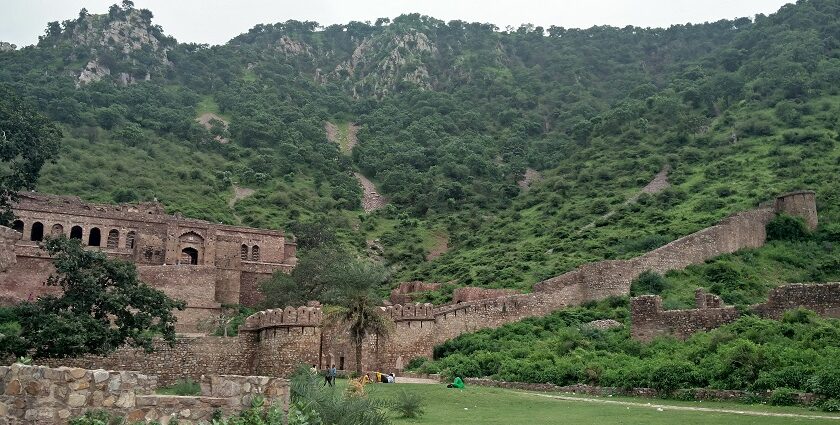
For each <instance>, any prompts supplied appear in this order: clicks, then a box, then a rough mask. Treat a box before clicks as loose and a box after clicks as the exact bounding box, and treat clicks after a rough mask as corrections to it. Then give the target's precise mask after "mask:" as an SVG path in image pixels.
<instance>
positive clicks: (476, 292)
mask: <svg viewBox="0 0 840 425" xmlns="http://www.w3.org/2000/svg"><path fill="white" fill-rule="evenodd" d="M515 293H516V291H515V290H513V289H490V288H478V287H475V286H465V287H463V288H457V289H455V291H454V292H453V293H452V302H453V303H454V304H457V303H463V302H470V301H478V300H486V299H488V298H499V297H504V296H507V295H513V294H515Z"/></svg>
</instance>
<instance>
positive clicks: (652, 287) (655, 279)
mask: <svg viewBox="0 0 840 425" xmlns="http://www.w3.org/2000/svg"><path fill="white" fill-rule="evenodd" d="M667 288H668V281H667V280H665V278H664V277H662V276H661V275H660V274H658V273H655V272H652V271H650V270H648V271H645V272H644V273H642V274H640V275H639V277H637V278H636V279H635V280H633V283H631V284H630V295H631V296H633V297H636V296H639V295H646V294H653V295H658V294H661V293H662V291H664V290H665V289H667Z"/></svg>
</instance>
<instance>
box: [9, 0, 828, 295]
mask: <svg viewBox="0 0 840 425" xmlns="http://www.w3.org/2000/svg"><path fill="white" fill-rule="evenodd" d="M839 28H840V1H838V0H809V1H800V2H798V3H797V4H796V5H787V6H784V7H783V8H782V9H780V10H779V11H778V12H777V13H775V14H772V15H770V16H764V15H758V16H756V17H755V18H754V19H750V18H741V19H735V20H723V21H719V22H714V23H705V24H696V25H674V26H672V27H670V28H667V29H660V28H654V29H646V28H637V27H630V26H628V27H625V28H613V27H606V26H604V27H593V28H589V29H565V28H560V27H551V28H547V29H546V28H540V27H533V26H531V25H527V24H526V25H523V26H521V27H520V28H518V29H517V30H513V31H500V30H499V29H498V28H496V27H495V26H493V25H492V24H487V23H468V22H463V21H451V22H448V23H446V22H443V21H440V20H437V19H434V18H432V17H428V16H421V15H416V14H414V15H403V16H400V17H397V18H395V19H394V20H393V21H390V20H388V19H384V18H383V19H379V20H377V21H376V22H375V23H373V24H370V23H362V22H350V23H348V24H346V25H332V26H328V27H326V28H321V27H319V26H318V24H317V23H314V22H298V21H287V22H285V23H277V24H268V25H262V24H261V25H257V26H255V27H254V28H252V29H251V30H250V31H249V32H247V33H245V34H242V35H240V36H238V37H236V38H234V39H232V40H231V41H230V42H229V43H227V44H225V45H222V46H206V45H199V44H194V43H184V42H180V43H179V42H178V41H176V40H174V39H173V38H171V37H169V36H166V35H165V33H164V31H163V29H162V28H160V27H159V26H157V25H154V24H153V15H152V13H151V12H150V11H148V10H138V9H135V8H134V7H133V5H132V4H131V2H124V3H123V5H122V6H113V7H112V8H111V9H110V11H109V13H108V14H106V15H90V14H87V13H86V12H85V13H80V16H79V17H78V18H77V19H72V20H67V21H64V22H62V23H57V22H55V23H50V24H49V25H48V27H47V32H46V34H45V35H44V36H42V38H41V40H40V42H39V43H38V45H37V46H30V47H25V48H22V49H18V50H11V51H2V52H0V84H2V85H4V86H9V87H10V88H11V89H13V90H15V91H16V92H17V93H20V94H21V95H22V96H24V97H25V98H27V99H28V100H29V101H31V102H32V103H33V104H35V105H36V106H37V108H38V109H39V110H40V111H41V112H43V113H45V114H47V115H48V116H49V117H50V118H52V119H53V120H55V121H57V122H58V123H60V125H61V126H62V127H63V128H64V130H65V131H64V133H65V136H66V137H65V140H64V143H63V144H64V152H63V154H62V155H61V158H60V159H59V160H58V162H57V163H55V164H53V165H51V166H48V167H46V168H45V170H44V172H43V173H42V177H41V180H40V183H39V190H41V191H44V192H49V193H59V194H73V195H79V196H81V197H83V198H85V199H87V200H91V201H98V202H127V201H143V200H152V199H158V200H160V201H162V202H164V203H165V204H166V205H167V209H168V211H169V212H173V213H174V212H181V213H183V214H184V215H186V216H190V217H196V218H201V219H207V220H212V221H218V222H224V223H242V224H246V225H252V226H260V227H268V228H287V229H289V230H290V231H291V232H293V233H294V234H295V235H296V236H297V237H298V240H299V242H300V247H301V249H302V255H305V253H306V250H308V249H311V248H313V247H315V246H317V245H319V244H323V243H330V242H333V241H335V242H338V243H340V244H343V245H345V246H347V247H352V248H353V249H355V250H357V251H358V252H360V253H363V252H371V251H372V250H371V249H369V248H370V247H371V246H374V247H375V246H380V245H381V247H382V254H383V258H384V261H386V262H388V264H389V265H391V266H393V270H394V273H395V276H394V279H393V280H394V281H398V280H412V279H421V280H427V281H440V282H449V281H453V282H455V284H456V285H475V286H488V287H510V288H517V289H521V290H525V291H527V290H530V288H531V286H532V285H533V284H534V283H535V282H538V281H540V280H542V279H545V278H548V277H550V276H554V275H557V274H559V273H561V272H564V271H567V270H570V269H572V268H574V267H575V266H577V265H579V264H582V263H586V262H591V261H597V260H601V259H610V258H629V257H632V256H635V255H638V254H640V253H642V252H645V251H647V250H650V249H652V248H655V247H657V246H660V245H663V244H665V243H667V242H668V241H670V240H673V239H676V238H677V237H679V236H682V235H686V234H689V233H691V232H693V231H696V230H699V229H701V228H703V227H706V226H708V225H710V224H712V223H714V222H716V221H717V220H719V219H720V218H722V217H724V216H726V215H728V214H730V213H732V212H735V211H740V210H745V209H748V208H750V207H753V206H755V205H757V204H758V203H760V202H763V201H766V200H768V199H771V198H772V196H774V195H776V194H779V193H782V192H785V191H788V190H794V189H800V188H808V189H813V190H815V191H816V192H817V200H818V203H819V211H820V214H821V216H820V220H821V222H822V223H828V225H836V223H838V222H840V216H838V215H840V210H838V206H840V202H838V201H840V187H838V186H837V185H836V184H835V174H836V170H837V168H838V166H840V148H838V133H837V131H838V121H837V117H838V116H840V93H838V89H837V87H840V85H838V83H840V58H838V53H840V50H838V49H840V29H839ZM207 114H212V115H207ZM202 117H204V118H202ZM209 117H217V118H214V119H210V118H209ZM199 121H202V122H203V124H202V123H200V122H199ZM328 122H329V123H353V128H354V131H356V130H355V129H356V128H358V132H357V133H355V134H356V139H357V144H356V145H355V146H354V147H352V149H351V148H349V147H348V146H347V145H346V144H345V145H339V144H337V143H331V142H330V141H329V138H328V135H327V131H326V130H325V125H326V124H325V123H328ZM342 125H344V124H342ZM348 125H349V124H348ZM342 128H343V127H342ZM348 131H349V130H348ZM527 169H532V170H534V171H535V172H538V173H539V174H540V175H541V178H540V179H537V180H535V181H534V182H533V183H532V184H531V185H530V187H529V188H528V190H527V191H526V190H523V189H522V188H521V187H520V186H519V185H518V184H517V182H519V181H520V180H522V178H523V176H524V174H525V173H526V170H527ZM663 170H666V171H665V172H666V173H667V181H668V183H669V187H668V188H666V189H664V190H662V191H659V192H657V193H643V188H644V187H645V186H646V185H647V184H648V183H649V182H650V181H651V180H653V179H654V177H655V176H656V175H657V173H660V172H662V171H663ZM354 173H358V174H359V175H360V176H362V177H364V178H365V179H366V180H369V181H371V182H372V184H375V185H376V188H377V189H378V190H379V191H381V193H380V194H381V195H382V196H384V197H385V198H386V199H387V200H388V202H389V204H390V205H388V206H386V207H385V208H381V209H379V210H377V211H375V212H371V213H365V212H364V210H363V209H362V196H363V189H362V187H360V186H359V183H358V181H357V179H356V178H355V177H354ZM237 188H240V190H237ZM242 188H244V189H249V190H247V191H246V192H247V193H249V194H250V196H247V197H242V198H241V199H240V197H237V196H236V193H245V192H241V189H242ZM251 190H253V192H251ZM369 191H370V190H369ZM441 240H445V241H446V249H445V250H443V251H445V252H438V251H441V250H440V249H439V245H440V241H441ZM373 251H376V249H373ZM430 253H434V254H435V255H428V254H430ZM692 283H696V282H692Z"/></svg>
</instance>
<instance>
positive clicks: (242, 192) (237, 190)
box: [228, 185, 255, 208]
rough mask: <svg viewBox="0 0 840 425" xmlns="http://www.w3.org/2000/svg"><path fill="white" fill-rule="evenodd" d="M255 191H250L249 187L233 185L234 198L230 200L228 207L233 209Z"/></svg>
mask: <svg viewBox="0 0 840 425" xmlns="http://www.w3.org/2000/svg"><path fill="white" fill-rule="evenodd" d="M254 192H255V191H254V189H248V188H247V187H239V186H237V185H233V196H231V197H230V199H228V206H229V207H231V208H233V206H234V205H236V203H237V202H239V201H241V200H243V199H245V198H247V197H249V196H251V195H253V194H254Z"/></svg>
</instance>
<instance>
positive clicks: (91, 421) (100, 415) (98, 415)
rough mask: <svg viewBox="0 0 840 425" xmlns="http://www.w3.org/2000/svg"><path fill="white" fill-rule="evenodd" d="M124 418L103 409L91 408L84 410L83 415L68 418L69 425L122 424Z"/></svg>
mask: <svg viewBox="0 0 840 425" xmlns="http://www.w3.org/2000/svg"><path fill="white" fill-rule="evenodd" d="M124 423H125V419H124V418H123V417H122V416H112V415H111V414H110V413H108V412H106V411H104V410H93V411H88V412H85V414H84V415H82V416H80V417H78V418H75V419H70V422H69V423H68V424H69V425H122V424H124Z"/></svg>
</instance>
